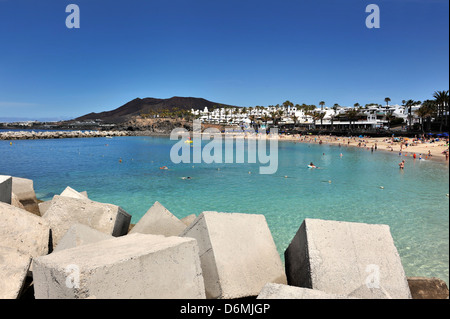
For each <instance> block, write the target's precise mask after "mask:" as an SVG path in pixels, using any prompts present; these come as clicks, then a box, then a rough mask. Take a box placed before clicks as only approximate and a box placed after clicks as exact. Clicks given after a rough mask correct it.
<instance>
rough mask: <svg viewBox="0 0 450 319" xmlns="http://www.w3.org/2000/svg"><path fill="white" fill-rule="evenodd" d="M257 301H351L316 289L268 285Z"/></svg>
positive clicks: (345, 297)
mask: <svg viewBox="0 0 450 319" xmlns="http://www.w3.org/2000/svg"><path fill="white" fill-rule="evenodd" d="M257 299H349V298H348V297H347V296H343V295H333V294H329V293H326V292H323V291H320V290H316V289H309V288H300V287H295V286H288V285H281V284H273V283H268V284H266V285H265V286H264V288H263V289H262V290H261V292H260V293H259V295H258V297H257Z"/></svg>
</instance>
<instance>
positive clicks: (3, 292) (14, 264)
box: [0, 246, 31, 299]
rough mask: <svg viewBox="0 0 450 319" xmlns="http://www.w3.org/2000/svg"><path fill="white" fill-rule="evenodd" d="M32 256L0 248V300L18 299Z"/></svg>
mask: <svg viewBox="0 0 450 319" xmlns="http://www.w3.org/2000/svg"><path fill="white" fill-rule="evenodd" d="M30 264H31V256H30V255H25V254H22V253H20V252H19V251H18V250H17V249H13V248H9V247H3V246H0V299H17V298H18V297H19V296H20V292H21V291H22V288H23V286H24V283H25V279H26V277H27V272H28V268H29V267H30Z"/></svg>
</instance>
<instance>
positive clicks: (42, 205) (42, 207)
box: [38, 200, 52, 216]
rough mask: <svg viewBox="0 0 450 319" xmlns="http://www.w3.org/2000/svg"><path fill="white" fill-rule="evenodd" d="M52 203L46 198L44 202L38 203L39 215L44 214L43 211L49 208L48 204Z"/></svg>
mask: <svg viewBox="0 0 450 319" xmlns="http://www.w3.org/2000/svg"><path fill="white" fill-rule="evenodd" d="M51 205H52V201H51V200H47V201H45V202H42V203H39V204H38V206H39V213H40V214H41V216H44V215H45V213H46V212H47V210H48V209H49V208H50V206H51Z"/></svg>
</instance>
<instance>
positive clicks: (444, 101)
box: [433, 90, 449, 133]
mask: <svg viewBox="0 0 450 319" xmlns="http://www.w3.org/2000/svg"><path fill="white" fill-rule="evenodd" d="M433 97H434V99H435V101H436V104H437V108H438V109H437V111H438V114H437V117H438V118H439V121H440V126H439V131H440V132H441V133H442V128H443V124H444V118H445V126H447V125H448V107H449V91H448V90H447V91H435V92H434V93H433Z"/></svg>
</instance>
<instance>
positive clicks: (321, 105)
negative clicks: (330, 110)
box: [319, 101, 325, 128]
mask: <svg viewBox="0 0 450 319" xmlns="http://www.w3.org/2000/svg"><path fill="white" fill-rule="evenodd" d="M319 105H320V112H323V107H324V106H325V101H320V102H319ZM323 118H324V117H323V116H322V118H321V119H320V127H321V128H322V125H323Z"/></svg>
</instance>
